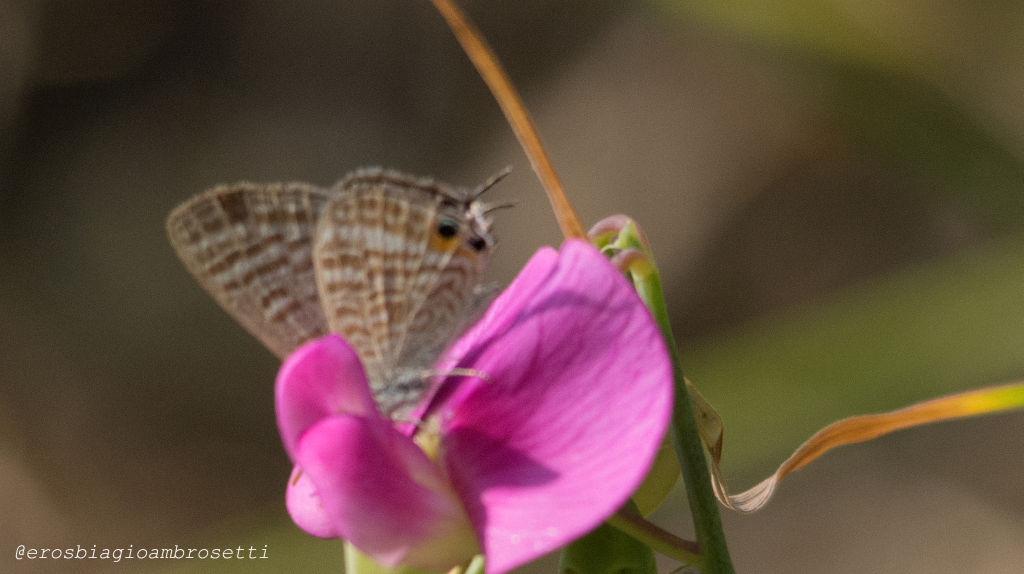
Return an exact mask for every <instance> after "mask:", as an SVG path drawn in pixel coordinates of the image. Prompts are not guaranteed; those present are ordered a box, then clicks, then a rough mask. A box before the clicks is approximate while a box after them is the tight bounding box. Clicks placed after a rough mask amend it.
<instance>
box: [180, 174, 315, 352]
mask: <svg viewBox="0 0 1024 574" xmlns="http://www.w3.org/2000/svg"><path fill="white" fill-rule="evenodd" d="M329 193H330V192H329V191H328V190H325V189H322V188H317V187H314V186H311V185H306V184H302V183H287V184H271V185H261V184H252V183H239V184H236V185H229V186H218V187H215V188H213V189H210V190H207V191H206V192H204V193H203V194H201V195H199V196H196V197H195V198H193V199H192V200H190V201H188V202H186V203H184V204H182V205H181V206H179V207H178V208H177V209H175V210H174V211H173V212H172V213H171V215H170V217H169V218H168V220H167V232H168V235H169V236H170V240H171V244H172V245H173V246H174V249H175V251H176V252H177V254H178V257H179V258H180V259H181V260H182V262H183V263H184V264H185V267H186V268H187V269H188V271H189V272H190V273H191V274H192V275H193V276H194V277H195V278H196V279H197V280H198V281H199V283H200V284H201V285H202V286H203V288H205V289H206V290H207V291H208V292H209V293H210V294H211V295H213V298H214V299H215V300H216V301H217V302H218V303H219V304H220V305H221V307H223V308H224V309H225V310H227V312H228V313H230V314H231V316H232V317H234V318H235V320H237V321H238V322H239V323H241V324H242V326H243V327H245V328H246V329H247V330H248V331H249V332H250V333H252V334H253V335H255V336H256V338H258V339H259V340H260V341H261V342H263V344H264V345H266V346H267V348H269V349H270V350H271V351H272V352H273V353H274V354H275V355H277V356H278V357H281V358H284V357H286V356H287V355H288V354H289V353H290V352H291V351H293V350H294V349H295V348H296V347H298V346H299V345H301V344H302V343H304V342H306V341H308V340H310V339H314V338H316V337H320V336H322V335H325V334H326V333H327V332H328V326H327V319H326V317H325V316H324V313H323V309H322V307H321V306H320V301H319V298H318V295H317V291H316V280H315V273H314V269H313V257H312V233H313V230H314V228H315V224H316V220H317V219H318V217H319V214H320V212H322V211H323V206H324V204H326V203H327V199H328V195H329Z"/></svg>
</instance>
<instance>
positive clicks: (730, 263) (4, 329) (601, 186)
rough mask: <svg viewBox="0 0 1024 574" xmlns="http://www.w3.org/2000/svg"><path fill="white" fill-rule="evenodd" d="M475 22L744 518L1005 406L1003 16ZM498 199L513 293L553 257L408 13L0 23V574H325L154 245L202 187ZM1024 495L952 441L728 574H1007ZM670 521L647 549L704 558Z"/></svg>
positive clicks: (747, 528) (587, 13) (804, 515)
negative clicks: (979, 411)
mask: <svg viewBox="0 0 1024 574" xmlns="http://www.w3.org/2000/svg"><path fill="white" fill-rule="evenodd" d="M464 5H465V7H466V8H467V10H468V11H469V13H470V14H471V15H472V16H473V17H474V18H475V19H476V20H477V21H478V24H479V25H480V27H481V28H482V29H483V31H484V32H485V33H486V34H487V36H488V38H489V39H490V41H491V42H492V43H493V45H494V47H495V48H496V50H497V51H498V53H499V54H500V55H501V57H502V58H503V59H504V60H505V63H506V65H507V66H508V68H509V71H510V73H511V75H512V77H513V78H514V80H515V81H516V82H517V84H518V86H519V88H520V90H521V91H522V93H523V95H524V98H525V100H526V103H527V105H528V106H529V107H530V108H531V110H532V113H533V114H534V118H535V120H536V121H537V124H538V126H539V129H540V130H541V133H542V135H543V137H544V140H545V142H546V144H547V145H548V147H549V151H550V153H551V155H552V156H553V159H554V162H555V165H556V166H557V167H558V169H559V170H560V173H561V176H562V178H563V181H564V183H565V185H566V187H567V189H568V191H569V193H570V195H571V197H572V199H573V200H574V201H575V202H576V204H577V208H578V210H579V211H580V213H581V216H582V217H583V218H584V220H585V223H586V224H588V225H589V224H591V223H593V222H595V221H597V220H598V219H600V218H601V217H604V216H606V215H610V214H613V213H618V212H625V213H628V214H630V215H632V216H633V217H635V218H636V219H637V220H638V222H639V223H640V224H641V225H642V226H643V228H644V229H645V231H646V232H647V234H648V235H649V237H650V239H651V242H652V244H653V246H654V249H655V252H656V254H657V256H658V260H659V264H660V266H661V269H662V273H663V276H664V282H665V286H666V289H667V291H668V293H667V296H668V299H669V304H670V308H671V311H672V312H673V314H674V315H673V320H674V325H675V328H676V330H677V336H678V338H679V341H680V345H681V347H682V355H683V358H684V364H685V367H686V369H687V372H688V374H689V376H690V378H691V379H693V380H694V381H695V382H696V383H697V384H698V386H700V388H701V389H702V390H703V391H704V392H705V394H706V395H707V397H708V398H709V399H710V400H711V401H712V403H713V404H715V405H716V407H717V408H718V409H719V411H720V413H721V414H722V416H723V418H724V419H725V423H726V445H725V467H724V468H725V471H726V475H727V477H728V478H729V479H730V480H731V484H732V485H734V486H735V487H736V488H745V487H747V486H750V485H752V484H753V483H754V482H755V481H757V480H760V479H761V478H763V477H764V476H765V475H767V474H768V473H770V472H771V471H772V470H773V469H774V467H775V466H776V465H777V464H778V463H779V462H781V460H782V459H783V458H784V457H785V456H787V454H788V453H789V452H790V451H791V450H792V449H794V448H795V447H796V446H797V445H798V444H799V443H800V442H801V441H802V440H803V439H805V438H806V437H807V436H809V435H810V434H811V433H812V432H813V431H815V430H816V429H817V428H819V427H821V426H823V425H824V424H826V423H828V422H830V421H832V420H834V419H836V418H840V417H844V416H849V415H853V414H861V413H866V412H876V411H880V410H888V409H892V408H896V407H899V406H903V405H905V404H908V403H910V402H913V401H916V400H921V399H924V398H928V397H932V396H935V395H938V394H941V393H947V392H952V391H957V390H962V389H967V388H971V387H977V386H981V385H985V384H993V383H999V382H1004V381H1008V380H1013V379H1020V378H1022V377H1024V105H1022V103H1024V65H1022V62H1024V4H1022V3H1020V2H1011V1H1007V0H989V1H982V2H976V3H967V2H943V1H941V0H897V1H896V2H879V1H875V0H835V1H833V2H824V3H822V2H805V1H799V0H781V1H779V2H774V3H767V4H765V3H757V2H745V1H740V0H719V1H710V0H694V1H689V2H685V3H684V2H675V1H669V0H661V1H654V0H651V1H647V2H641V1H636V2H628V3H626V2H613V1H611V0H607V1H594V0H591V1H583V0H563V1H543V0H523V1H520V2H514V3H513V2H484V1H482V0H476V1H472V2H471V1H469V0H466V1H465V2H464ZM508 164H511V165H513V166H514V168H515V171H514V173H513V174H512V176H510V177H509V178H508V179H507V180H506V181H505V182H503V183H502V184H501V185H500V186H499V188H498V189H497V190H495V191H494V192H493V197H494V198H496V199H498V200H516V201H518V202H519V205H518V207H517V208H516V209H513V210H507V211H502V212H500V213H499V214H498V217H497V219H498V221H497V224H496V229H497V234H498V236H499V240H500V246H499V251H498V254H497V256H496V258H495V259H496V260H495V262H494V264H493V267H492V269H491V271H490V278H491V279H493V280H495V281H499V282H507V281H508V280H510V279H511V277H512V276H513V275H514V273H515V271H516V269H517V268H518V267H520V266H521V265H522V264H523V263H524V262H525V261H526V259H527V258H528V257H529V256H530V254H531V253H532V252H533V251H534V250H535V249H536V248H537V247H539V246H540V245H544V244H557V243H558V242H559V234H558V230H557V227H556V225H555V223H554V220H553V218H552V216H551V214H550V213H549V211H548V208H547V204H546V200H545V199H544V197H543V195H542V193H541V191H540V187H539V185H538V183H537V182H536V180H535V178H534V177H533V174H532V172H531V171H530V168H529V165H528V163H527V162H526V160H525V158H524V156H523V154H522V152H521V151H520V150H519V149H518V147H517V145H516V143H515V141H514V139H513V137H512V135H511V133H510V131H509V129H508V128H507V126H506V125H505V124H504V121H503V120H502V118H501V115H500V113H499V111H498V109H497V106H496V105H495V104H494V103H493V101H492V100H491V98H490V96H489V94H488V93H487V91H486V90H485V88H484V87H483V85H482V83H481V82H480V80H479V79H478V78H477V77H476V76H475V73H474V72H473V71H472V69H471V67H470V66H469V64H468V63H467V61H466V59H465V57H464V56H463V55H462V54H461V52H460V51H459V49H458V47H457V46H456V44H455V42H454V40H453V39H452V38H451V36H450V33H449V32H448V30H447V28H446V27H445V26H444V24H443V22H442V21H441V19H440V18H439V17H438V16H437V15H436V14H435V13H434V12H433V11H432V9H431V8H430V5H429V3H427V2H425V1H419V0H416V1H409V0H360V1H356V0H350V1H347V2H338V3H326V2H305V3H301V2H300V3H292V2H284V1H278V2H272V1H269V0H266V1H242V0H238V1H235V2H224V3H206V2H198V1H195V0H179V1H171V0H147V1H131V0H91V1H83V0H62V1H55V0H50V1H34V2H33V1H18V0H6V1H4V0H0V239H2V240H0V367H2V368H0V383H2V384H0V485H2V489H0V492H2V494H0V516H2V519H0V552H2V553H3V555H2V556H0V564H2V565H3V566H2V567H0V569H2V570H4V571H10V572H49V571H68V570H74V571H86V572H88V571H109V570H113V569H117V570H118V571H151V570H153V569H154V565H153V564H144V563H138V562H136V563H126V562H121V563H120V564H117V565H116V566H115V565H111V564H109V563H105V562H100V563H84V564H80V563H72V564H67V563H53V562H49V563H40V562H35V563H27V562H15V561H14V559H13V555H14V547H15V546H16V545H17V544H26V545H28V546H47V545H56V546H59V547H66V546H69V545H74V544H81V545H83V546H91V545H93V544H96V545H97V546H99V547H104V546H110V547H119V546H125V547H126V546H128V545H134V546H135V547H136V548H138V547H140V546H164V545H173V544H175V543H177V544H180V545H193V546H236V545H242V546H250V545H254V546H257V547H262V545H264V544H267V545H268V548H269V555H270V557H271V558H270V559H268V560H266V561H264V562H262V563H255V564H254V563H252V562H247V563H235V564H227V565H226V564H220V565H216V564H213V563H204V564H196V563H188V564H160V565H155V566H157V568H156V570H157V571H168V572H178V571H196V570H197V568H199V567H200V566H201V567H202V568H201V570H204V571H243V570H244V571H266V572H277V571H295V572H338V571H340V570H341V567H340V558H339V555H340V554H339V552H340V547H339V545H338V544H337V543H330V542H321V541H317V540H315V539H312V538H309V537H307V536H305V535H303V534H302V533H301V532H299V531H298V530H297V529H296V528H295V527H294V526H292V525H291V524H290V522H289V521H288V518H287V516H286V514H285V513H284V509H283V496H282V493H283V489H284V482H285V480H286V478H287V476H288V472H289V464H288V460H287V458H286V456H285V455H284V453H283V451H282V449H281V447H280V444H279V441H278V439H277V436H276V430H275V423H274V415H273V400H272V392H271V389H272V383H273V378H274V375H275V370H276V361H275V360H274V358H273V357H272V356H271V355H270V353H269V352H267V351H265V350H264V349H262V348H261V347H260V345H259V344H258V343H257V342H256V341H255V340H253V339H251V338H250V337H249V336H248V335H247V334H246V333H245V332H244V331H243V330H242V329H241V328H240V327H238V326H236V325H234V324H233V323H232V321H231V320H230V319H229V318H228V317H227V315H226V314H225V313H224V312H222V311H221V310H220V309H219V308H217V306H216V305H215V304H214V303H213V301H212V300H211V299H210V298H209V297H208V296H206V294H205V293H203V292H202V291H201V290H200V288H199V287H198V286H197V285H196V284H195V283H194V282H193V281H192V279H191V278H190V277H189V276H188V275H187V273H186V272H185V271H184V269H183V267H182V266H181V265H180V264H179V263H178V261H177V260H176V259H175V257H174V255H173V253H172V251H171V249H170V247H169V245H168V244H167V241H166V239H165V237H164V231H163V220H164V218H165V217H166V214H167V213H168V212H169V210H170V209H171V208H173V207H174V206H175V205H176V204H177V203H179V202H182V201H184V200H185V199H187V198H188V197H190V196H191V195H193V194H195V193H198V192H199V191H201V190H203V189H204V188H206V187H209V186H211V185H213V184H216V183H222V182H233V181H237V180H241V179H249V180H254V181H280V180H304V181H309V182H312V183H317V184H322V185H327V184H330V183H332V182H333V181H335V180H336V179H338V178H339V177H341V176H342V175H343V174H344V173H345V172H347V171H349V170H351V169H354V168H356V167H358V166H362V165H385V166H390V167H395V168H400V169H403V170H407V171H411V172H414V173H422V174H431V175H434V176H437V177H440V178H442V179H446V180H449V181H452V182H456V183H462V184H466V185H472V184H475V183H478V182H480V181H483V180H484V179H486V178H487V177H488V176H489V175H491V174H493V173H494V172H496V171H497V170H499V169H501V168H502V167H504V166H505V165H508ZM1022 476H1024V416H1021V415H1020V413H1010V414H1006V415H1001V416H998V417H992V418H986V419H976V420H971V421H965V422H957V423H949V424H943V425H935V426H931V427H926V428H923V429H918V430H912V431H908V432H904V433H900V434H898V435H895V436H892V437H887V438H884V439H882V440H880V441H878V442H877V443H874V444H869V445H863V446H856V447H850V448H846V449H842V450H840V451H838V452H836V453H834V454H830V455H829V456H827V457H825V458H824V459H823V460H821V461H820V462H817V463H815V464H814V465H812V466H811V467H809V468H807V469H805V470H803V471H801V472H799V473H797V474H796V475H794V476H793V477H792V478H791V479H789V480H787V481H786V482H785V483H784V484H783V485H782V488H781V491H780V492H779V494H778V495H777V497H776V499H775V500H774V501H773V503H772V504H771V505H770V506H769V507H768V508H767V509H766V510H764V511H762V512H760V513H758V514H755V515H752V516H741V515H735V514H731V513H726V514H725V526H726V532H727V534H728V536H729V540H730V545H731V548H732V549H733V554H734V559H735V562H736V564H737V567H738V569H739V570H740V571H743V572H759V573H773V572H779V573H782V572H786V573H789V572H830V573H845V572H849V573H854V572H857V573H859V572H865V571H877V572H901V573H903V572H906V573H925V572H929V573H930V572H953V571H969V572H1000V573H1001V572H1020V571H1021V570H1022V569H1024V548H1022V547H1021V545H1020V541H1021V540H1024V489H1021V487H1020V485H1021V480H1022V479H1021V477H1022ZM682 499H683V497H682V496H681V493H676V496H674V497H673V499H672V502H671V504H670V505H669V506H668V507H666V508H664V509H662V510H660V511H659V512H658V513H656V515H655V518H656V519H657V520H658V521H659V522H661V523H662V524H664V525H666V526H668V527H669V528H672V529H673V530H674V531H676V532H678V533H680V534H682V535H690V533H691V531H692V529H691V527H690V526H689V519H688V515H687V514H686V510H685V508H684V507H683V506H682V504H683V502H682ZM215 567H217V568H216V569H215ZM553 568H554V566H553V562H552V561H547V562H544V563H542V564H541V565H538V566H533V567H530V568H528V569H524V571H530V572H550V571H553ZM663 568H664V570H665V571H668V570H670V569H671V568H672V566H671V564H670V563H669V562H666V563H664V564H663Z"/></svg>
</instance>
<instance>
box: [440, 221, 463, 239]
mask: <svg viewBox="0 0 1024 574" xmlns="http://www.w3.org/2000/svg"><path fill="white" fill-rule="evenodd" d="M458 233H459V225H458V224H457V223H455V222H454V221H452V220H451V219H442V220H441V222H440V223H438V224H437V234H438V235H440V236H441V237H444V238H445V239H451V238H452V237H455V236H456V235H458Z"/></svg>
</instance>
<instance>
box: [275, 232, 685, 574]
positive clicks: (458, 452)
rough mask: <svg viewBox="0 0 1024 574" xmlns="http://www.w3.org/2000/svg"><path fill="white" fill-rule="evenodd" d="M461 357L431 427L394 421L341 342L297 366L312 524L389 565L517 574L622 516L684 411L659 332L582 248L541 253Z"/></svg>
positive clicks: (292, 491)
mask: <svg viewBox="0 0 1024 574" xmlns="http://www.w3.org/2000/svg"><path fill="white" fill-rule="evenodd" d="M445 357H446V358H445V359H444V360H442V361H441V362H439V364H438V372H442V373H443V372H455V373H460V375H459V376H455V375H453V376H449V377H447V378H446V379H445V380H444V381H443V382H442V383H441V384H440V385H439V386H438V387H437V388H436V389H435V391H434V394H433V397H432V398H431V400H430V401H429V402H428V403H427V404H425V405H422V406H421V407H420V409H419V411H420V412H419V414H420V415H421V416H422V417H423V420H424V421H425V422H424V423H423V424H421V425H419V427H418V428H416V429H413V428H412V427H411V425H399V426H398V427H396V425H395V423H393V422H392V421H390V420H388V419H386V418H384V417H383V416H382V415H381V414H380V413H379V411H378V410H377V407H376V405H375V404H374V401H373V399H372V397H371V395H370V391H369V387H368V383H367V380H366V376H365V374H364V372H363V368H362V366H361V365H360V363H359V361H358V358H357V357H356V354H355V352H354V351H353V350H352V348H351V347H349V345H348V344H347V343H346V342H345V341H344V340H343V339H341V338H340V337H337V336H328V337H325V338H323V339H320V340H317V341H313V342H310V343H308V344H306V345H305V346H303V347H302V348H300V349H299V350H297V351H296V352H295V353H294V354H293V355H292V356H291V357H289V358H288V360H287V361H286V362H285V364H284V366H283V367H282V368H281V372H280V374H279V375H278V379H277V413H278V425H279V427H280V430H281V436H282V437H283V440H284V444H285V448H286V449H287V451H288V453H289V455H290V456H291V457H292V460H293V461H294V462H295V464H296V470H295V472H293V474H292V479H291V480H290V481H289V485H288V495H287V502H288V508H289V511H290V512H291V514H292V517H293V519H294V520H295V522H296V523H297V524H298V525H299V526H301V527H302V528H303V529H305V530H307V531H308V532H310V533H311V534H314V535H318V536H323V537H340V538H344V539H345V540H347V541H349V542H350V543H352V544H353V545H354V546H355V547H356V548H358V549H360V550H361V551H362V552H364V553H365V554H367V555H369V556H371V557H373V558H374V559H375V560H376V561H378V562H380V563H381V564H384V565H387V566H395V565H404V566H410V567H414V568H422V569H428V570H445V569H448V568H450V567H452V566H454V565H457V564H461V563H465V562H466V561H468V560H469V558H471V557H472V556H473V555H474V554H475V553H479V552H481V551H482V552H483V554H484V556H485V557H486V571H487V573H488V574H494V573H502V572H508V571H509V570H511V569H513V568H515V567H517V566H519V565H521V564H524V563H526V562H529V561H531V560H533V559H535V558H537V557H539V556H541V555H544V554H546V553H549V552H551V551H553V550H556V549H558V548H560V547H562V546H564V545H566V544H568V543H569V542H571V541H573V540H574V539H576V538H578V537H580V536H582V535H584V534H586V533H587V532H589V531H590V530H592V529H593V528H595V527H597V526H598V525H599V524H601V523H602V522H603V521H604V520H605V519H606V518H607V517H608V516H610V515H611V514H612V513H614V512H615V511H616V510H617V509H618V508H619V507H620V506H621V505H622V504H623V503H624V502H625V501H626V500H627V499H628V498H629V496H630V495H631V494H632V493H633V491H634V490H635V489H636V488H637V487H638V486H639V484H640V482H641V481H642V480H643V478H644V476H645V475H646V473H647V471H648V469H649V467H650V465H651V462H652V460H653V458H654V455H655V453H656V452H657V450H658V446H659V445H660V444H661V440H662V437H663V435H664V433H665V429H666V426H667V424H668V421H669V418H670V415H671V408H672V367H671V363H670V361H669V358H668V355H667V353H666V350H665V346H664V343H663V340H662V338H661V335H660V333H659V331H658V328H657V326H656V325H655V324H654V321H653V320H652V319H651V317H650V315H649V314H648V312H647V309H646V308H645V307H644V306H643V304H642V303H641V302H640V300H639V299H638V298H637V296H636V294H635V293H634V292H633V290H632V288H631V287H630V286H629V284H628V283H627V282H626V280H625V279H624V278H623V277H622V276H621V275H620V274H619V272H618V271H617V270H616V269H615V268H614V267H613V266H612V265H610V264H609V263H608V262H607V260H606V259H605V258H604V257H603V256H602V255H601V254H600V253H599V252H598V251H597V250H595V249H594V248H593V247H591V246H590V245H589V244H587V243H584V242H581V241H569V242H567V243H566V244H565V245H564V246H563V248H562V250H561V252H556V251H555V250H554V249H551V248H545V249H542V250H540V251H539V252H537V254H536V255H534V256H533V258H532V259H531V260H530V262H529V263H528V264H527V265H526V267H525V268H524V269H523V271H522V272H521V273H520V274H519V276H518V277H517V278H516V279H515V281H513V283H512V284H511V285H510V286H509V288H508V289H507V290H506V291H505V292H504V293H502V295H501V296H499V297H498V298H497V299H496V300H495V302H494V303H493V304H492V305H491V307H490V309H488V311H487V313H486V314H485V316H484V317H483V318H482V319H481V320H480V321H479V322H478V323H477V324H476V325H475V326H474V327H473V328H472V329H470V330H469V331H468V332H467V333H466V334H465V335H463V336H462V337H461V338H460V339H459V340H458V341H457V342H456V343H455V345H453V347H452V348H451V349H450V350H449V351H448V352H447V353H446V355H445ZM453 369H458V370H457V371H453ZM469 372H476V373H481V375H480V376H478V377H474V376H469V375H461V374H462V373H469ZM428 405H429V406H428ZM414 432H415V435H416V442H414V440H413V438H412V437H411V435H412V434H413V433H414ZM427 443H430V445H432V446H430V445H427Z"/></svg>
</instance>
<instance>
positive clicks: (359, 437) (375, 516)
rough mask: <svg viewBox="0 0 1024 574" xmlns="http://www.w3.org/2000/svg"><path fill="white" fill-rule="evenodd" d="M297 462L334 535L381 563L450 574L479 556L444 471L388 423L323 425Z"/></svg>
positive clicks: (310, 433) (356, 420)
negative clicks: (307, 479)
mask: <svg viewBox="0 0 1024 574" xmlns="http://www.w3.org/2000/svg"><path fill="white" fill-rule="evenodd" d="M295 458H296V462H297V463H298V465H299V466H300V467H301V468H302V472H303V476H306V477H308V478H309V481H310V483H311V484H312V485H313V487H314V489H315V492H316V494H317V495H318V496H319V499H320V501H321V504H322V509H323V512H324V514H325V516H326V518H327V522H328V523H329V524H330V525H331V526H332V527H333V530H334V531H335V532H337V534H338V535H339V536H340V537H341V538H344V539H345V540H348V541H349V542H351V543H352V544H353V545H355V546H356V547H357V548H359V550H361V551H362V552H363V553H365V554H367V555H369V556H371V557H372V558H374V559H375V560H376V561H377V562H379V563H381V564H383V565H385V566H395V565H397V564H402V565H404V566H410V567H415V568H424V569H435V570H446V569H448V568H450V567H451V566H453V565H456V564H460V563H462V562H465V561H467V560H468V559H469V558H471V557H472V556H473V555H474V553H476V552H477V551H478V546H477V543H476V538H475V534H474V533H473V530H472V527H471V525H470V523H469V521H468V519H467V518H466V515H465V513H464V511H463V509H462V507H461V505H460V503H459V501H458V499H457V498H456V496H455V494H454V493H453V492H452V491H451V490H450V487H449V486H448V484H447V483H446V482H445V480H444V479H443V478H442V476H441V473H440V470H439V469H438V467H437V466H435V465H434V464H433V463H432V462H431V461H430V460H429V459H428V458H427V456H426V455H425V454H424V453H423V451H422V450H420V449H419V447H417V446H416V445H415V443H413V442H412V441H411V440H410V439H409V438H408V437H407V436H405V435H403V434H402V433H401V432H399V431H398V430H396V429H395V428H394V427H392V426H391V424H390V422H388V421H386V420H384V419H383V418H381V417H379V416H372V417H360V416H351V415H338V416H334V417H330V418H327V419H324V420H322V421H320V422H319V423H317V424H316V425H314V426H313V427H311V428H310V429H308V430H307V431H306V432H305V433H304V434H303V435H302V437H301V438H300V439H299V441H298V442H297V444H296V448H295Z"/></svg>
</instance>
